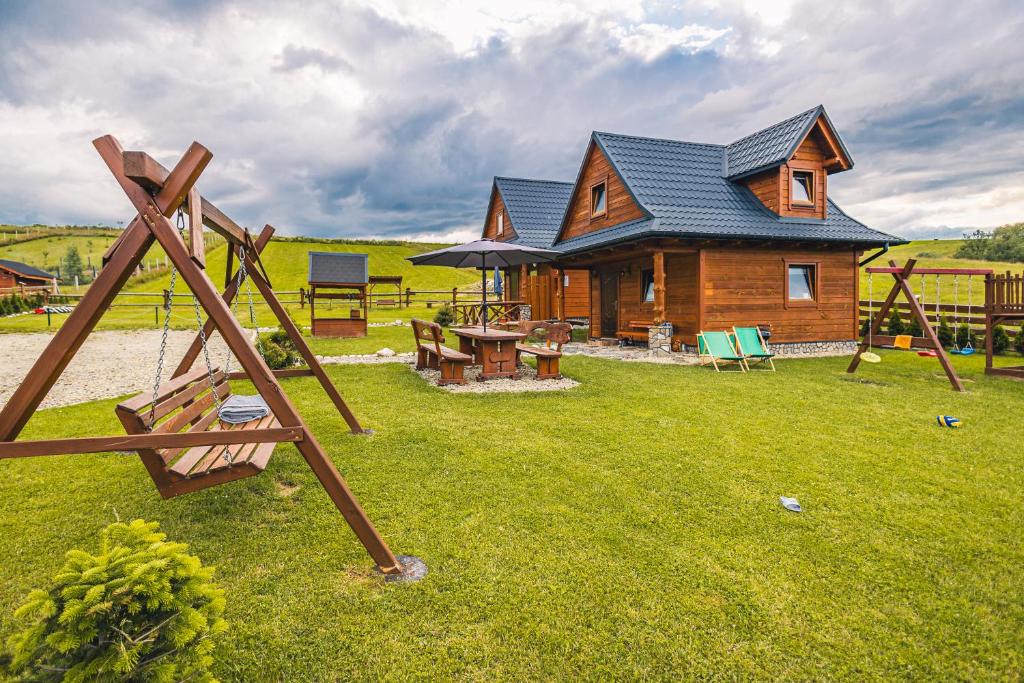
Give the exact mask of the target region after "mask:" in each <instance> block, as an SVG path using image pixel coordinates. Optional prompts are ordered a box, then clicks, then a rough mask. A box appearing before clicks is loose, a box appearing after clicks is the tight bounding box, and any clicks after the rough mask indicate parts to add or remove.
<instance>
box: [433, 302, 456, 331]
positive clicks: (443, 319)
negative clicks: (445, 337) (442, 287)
mask: <svg viewBox="0 0 1024 683" xmlns="http://www.w3.org/2000/svg"><path fill="white" fill-rule="evenodd" d="M434 322H435V323H437V324H438V325H440V326H441V327H448V326H450V325H451V324H452V323H453V322H455V313H454V312H453V311H452V307H451V306H449V305H448V304H444V305H443V306H441V308H439V309H437V313H436V314H435V315H434Z"/></svg>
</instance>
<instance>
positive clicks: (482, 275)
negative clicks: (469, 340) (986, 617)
mask: <svg viewBox="0 0 1024 683" xmlns="http://www.w3.org/2000/svg"><path fill="white" fill-rule="evenodd" d="M480 262H481V264H482V263H484V254H480ZM480 284H481V285H483V292H484V303H483V306H481V308H480V310H481V313H482V314H483V318H484V332H486V331H487V269H486V268H481V269H480Z"/></svg>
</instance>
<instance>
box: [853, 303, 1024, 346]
mask: <svg viewBox="0 0 1024 683" xmlns="http://www.w3.org/2000/svg"><path fill="white" fill-rule="evenodd" d="M872 303H873V304H874V306H873V307H872V308H868V302H867V301H861V302H860V321H861V325H863V324H864V321H865V320H868V319H869V318H870V317H871V316H873V315H875V314H876V313H877V312H878V309H879V308H881V307H882V303H883V302H881V301H874V302H872ZM893 308H898V309H899V312H900V318H902V319H903V322H904V323H907V322H909V321H910V319H911V317H912V315H911V313H910V304H909V303H907V302H906V301H898V302H895V303H893ZM924 309H925V314H926V316H927V318H928V322H929V323H931V324H932V325H933V326H936V327H937V326H938V324H939V316H941V317H942V318H943V319H944V320H945V321H946V324H947V325H949V326H950V327H959V326H960V325H962V324H964V323H967V324H968V325H969V326H970V327H971V329H972V330H974V331H975V332H976V333H978V335H979V336H983V333H984V331H985V307H984V306H960V305H957V306H955V307H954V305H953V304H939V312H938V315H936V312H935V304H927V303H926V304H925V305H924ZM1021 310H1024V309H1021ZM885 328H886V325H885V323H884V322H883V323H882V330H885ZM1019 331H1020V330H1019V328H1015V327H1010V326H1006V333H1007V334H1008V335H1010V336H1011V337H1015V336H1016V335H1017V334H1018V333H1019Z"/></svg>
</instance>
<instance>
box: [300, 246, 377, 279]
mask: <svg viewBox="0 0 1024 683" xmlns="http://www.w3.org/2000/svg"><path fill="white" fill-rule="evenodd" d="M369 279H370V258H369V256H367V255H366V254H348V253H344V252H334V251H311V252H309V281H310V282H338V283H345V284H366V283H367V282H368V281H369Z"/></svg>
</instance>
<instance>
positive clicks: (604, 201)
mask: <svg viewBox="0 0 1024 683" xmlns="http://www.w3.org/2000/svg"><path fill="white" fill-rule="evenodd" d="M606 213H608V185H607V184H606V183H605V182H603V181H602V182H600V183H597V184H596V185H593V186H592V187H591V188H590V217H591V218H595V217H597V216H603V215H605V214H606Z"/></svg>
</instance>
